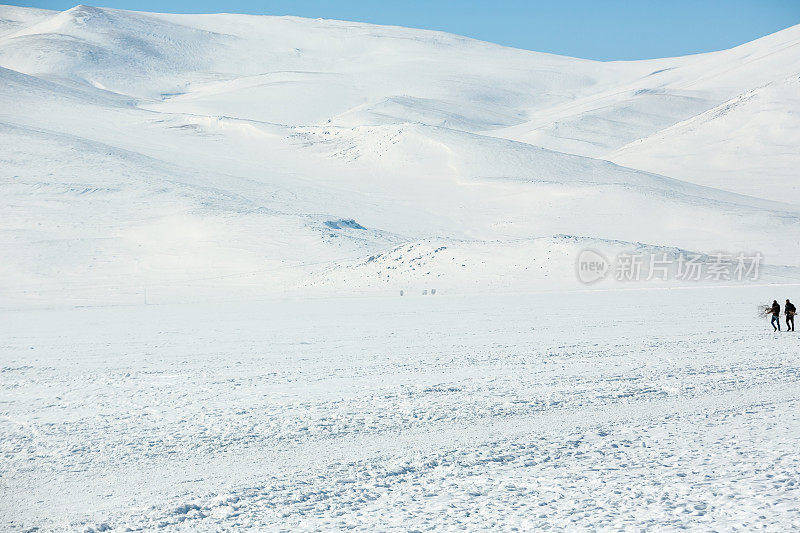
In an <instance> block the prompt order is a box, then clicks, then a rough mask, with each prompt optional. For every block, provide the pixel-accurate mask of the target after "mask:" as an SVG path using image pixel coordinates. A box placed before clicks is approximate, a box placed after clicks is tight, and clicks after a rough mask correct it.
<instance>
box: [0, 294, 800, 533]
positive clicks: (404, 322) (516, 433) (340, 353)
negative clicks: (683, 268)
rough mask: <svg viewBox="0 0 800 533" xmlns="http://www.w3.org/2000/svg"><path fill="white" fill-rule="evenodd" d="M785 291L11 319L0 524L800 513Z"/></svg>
mask: <svg viewBox="0 0 800 533" xmlns="http://www.w3.org/2000/svg"><path fill="white" fill-rule="evenodd" d="M780 290H781V291H783V292H786V290H787V288H781V289H780ZM793 290H795V291H797V290H798V287H794V288H793ZM775 292H776V289H775V288H711V289H701V288H688V289H683V290H658V289H654V290H630V291H607V292H606V291H587V292H571V293H530V294H524V295H523V294H520V295H508V294H493V295H483V296H480V297H478V296H469V297H467V296H458V295H451V294H436V295H434V296H431V295H427V296H422V295H411V296H409V295H406V296H404V297H402V298H401V297H399V296H396V297H391V298H390V297H375V298H366V297H365V298H338V299H331V298H323V299H287V300H272V301H254V302H247V303H227V304H215V305H164V306H161V305H153V306H132V307H98V308H80V309H72V308H68V309H51V310H31V311H15V312H5V313H3V314H2V322H3V325H4V330H5V331H6V332H7V333H6V334H5V335H4V339H3V341H2V349H3V353H4V356H3V366H2V369H1V370H2V374H0V376H2V383H3V393H2V398H1V399H2V404H0V405H2V414H3V417H2V422H0V439H2V440H0V450H2V453H3V462H2V468H1V469H0V474H1V476H0V483H2V491H3V495H4V497H3V499H2V503H1V504H0V516H2V524H0V527H2V528H10V529H23V530H24V529H28V528H33V527H39V528H42V529H45V530H50V529H64V530H80V529H84V528H93V529H94V530H96V531H99V530H102V528H104V527H109V528H115V529H116V528H119V530H121V531H124V530H125V528H131V529H135V530H138V529H140V528H143V529H150V528H157V527H165V528H167V529H170V528H174V529H181V528H184V529H195V528H202V529H207V530H220V529H233V528H238V527H241V526H258V527H259V528H267V529H323V530H325V529H330V528H349V527H359V528H365V529H372V530H387V529H398V530H404V531H413V530H426V529H429V528H436V529H439V530H442V529H454V528H462V527H465V528H470V529H483V528H487V527H495V528H498V529H502V530H506V531H507V530H511V529H512V528H515V527H516V528H520V529H534V528H535V529H546V528H551V529H571V528H592V529H595V528H597V529H603V528H607V529H623V528H626V527H627V528H634V527H635V528H636V529H637V530H638V529H639V528H648V527H650V528H653V529H662V528H665V527H675V528H680V527H691V528H700V529H715V530H728V529H734V528H740V529H749V530H752V529H756V528H762V527H766V528H767V529H768V530H772V531H786V530H788V529H790V528H792V527H794V528H796V527H800V477H798V471H800V454H798V453H797V445H798V435H800V361H799V360H798V358H797V337H795V336H794V335H790V334H786V333H782V334H772V333H770V334H766V333H765V329H764V328H765V324H764V322H763V321H760V320H757V319H755V317H754V314H755V313H754V311H755V310H754V307H753V304H752V302H753V301H762V300H765V299H768V298H771V297H772V296H773V294H775Z"/></svg>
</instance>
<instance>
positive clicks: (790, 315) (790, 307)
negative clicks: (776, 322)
mask: <svg viewBox="0 0 800 533" xmlns="http://www.w3.org/2000/svg"><path fill="white" fill-rule="evenodd" d="M784 310H785V311H786V331H794V315H795V314H796V313H797V308H796V307H795V306H794V304H793V303H792V302H790V301H789V299H788V298H787V299H786V306H785V307H784Z"/></svg>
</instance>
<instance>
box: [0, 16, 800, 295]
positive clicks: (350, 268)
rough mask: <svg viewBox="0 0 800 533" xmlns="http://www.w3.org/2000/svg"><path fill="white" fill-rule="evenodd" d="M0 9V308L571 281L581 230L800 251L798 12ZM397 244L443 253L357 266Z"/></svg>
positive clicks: (643, 242)
mask: <svg viewBox="0 0 800 533" xmlns="http://www.w3.org/2000/svg"><path fill="white" fill-rule="evenodd" d="M0 21H1V22H0V81H1V82H2V83H0V146H2V152H0V158H2V161H3V165H2V167H0V179H2V181H0V187H1V188H0V209H2V212H3V222H2V226H0V249H2V251H3V253H4V257H6V258H8V260H6V261H4V262H3V263H2V265H1V266H0V276H1V279H2V280H3V281H2V282H0V290H2V291H3V293H4V296H5V298H6V300H7V301H11V302H16V303H20V304H21V303H29V302H32V301H45V302H50V301H60V300H64V299H66V300H69V301H72V300H81V301H96V300H102V301H120V302H125V301H129V300H131V299H138V298H140V297H141V295H142V294H143V293H145V292H147V290H148V289H149V290H150V291H151V293H152V292H159V291H160V292H161V293H163V294H166V293H169V294H170V297H173V296H175V297H178V298H180V295H181V294H183V295H184V296H186V295H192V296H193V297H200V298H202V297H203V295H204V294H206V292H207V291H211V292H215V291H216V292H222V293H225V294H231V293H232V292H236V291H239V293H244V294H260V293H272V292H275V291H285V290H288V289H294V290H302V289H305V288H312V287H313V288H315V290H317V289H319V288H320V287H327V288H328V289H331V290H347V291H355V290H365V289H369V290H375V289H381V290H384V289H393V290H394V289H398V288H404V287H411V288H414V287H416V286H417V285H419V286H422V285H423V284H426V283H429V281H431V280H432V279H433V280H436V281H437V282H438V283H440V284H441V285H442V286H448V287H455V288H458V287H461V288H464V287H476V286H478V287H480V286H483V287H484V288H489V287H492V288H495V287H505V288H510V287H513V286H521V285H524V286H535V285H540V284H553V283H556V282H558V283H572V282H574V273H573V271H572V266H571V265H572V263H573V261H574V257H575V256H576V255H577V253H578V252H579V251H580V250H581V249H582V248H584V247H586V246H587V243H588V244H593V245H594V246H595V247H597V248H600V249H605V250H608V251H609V252H611V251H614V250H617V248H618V245H617V244H616V243H619V242H622V243H623V246H624V243H630V246H632V247H637V249H641V248H642V247H644V248H645V249H647V248H648V247H649V248H652V249H659V247H674V248H676V249H681V250H692V251H697V252H701V253H711V252H715V251H729V252H731V253H736V252H755V251H759V252H762V253H763V254H764V256H765V259H766V261H767V262H768V263H771V264H773V265H784V266H790V267H794V266H795V265H797V263H798V261H800V248H798V246H797V244H800V203H799V202H798V200H800V196H798V194H800V193H798V192H797V191H798V190H799V189H797V187H796V185H795V184H794V181H796V180H794V179H793V178H795V177H797V170H796V169H797V154H796V150H794V149H793V147H794V146H796V145H797V141H798V140H799V139H798V138H799V137H800V130H799V129H798V124H797V120H796V117H797V113H798V100H797V98H796V95H797V83H796V81H797V74H798V71H799V70H800V69H798V67H797V66H796V65H798V64H800V46H798V43H800V26H795V27H792V28H789V29H787V30H784V31H782V32H779V33H776V34H774V35H771V36H767V37H764V38H763V39H759V40H757V41H754V42H751V43H748V44H745V45H742V46H740V47H737V48H734V49H731V50H726V51H721V52H715V53H710V54H703V55H698V56H689V57H681V58H669V59H660V60H653V61H636V62H611V63H602V62H595V61H587V60H581V59H574V58H567V57H559V56H554V55H549V54H541V53H535V52H529V51H524V50H516V49H509V48H504V47H501V46H497V45H493V44H489V43H484V42H479V41H475V40H471V39H467V38H463V37H458V36H454V35H448V34H444V33H439V32H431V31H423V30H411V29H405V28H397V27H381V26H373V25H368V24H358V23H349V22H340V21H327V20H306V19H300V18H294V17H256V16H244V15H166V14H152V13H135V12H127V11H119V10H112V9H100V8H94V7H88V6H77V7H75V8H72V9H70V10H67V11H64V12H55V11H45V10H34V9H25V8H17V7H12V6H3V7H0ZM606 159H608V160H606ZM610 161H613V163H612V162H610ZM564 235H568V236H572V237H574V238H569V239H567V240H566V241H565V240H562V239H561V238H560V237H558V238H555V237H557V236H564ZM609 243H615V244H613V245H612V244H609ZM787 243H788V244H789V245H787ZM402 246H409V247H411V249H417V248H419V249H422V250H428V249H429V248H431V249H433V250H435V249H437V248H440V247H441V246H447V249H448V250H449V251H450V252H452V253H451V254H450V257H451V259H450V260H449V262H447V263H446V264H445V263H443V262H441V261H434V262H431V263H430V264H429V269H426V270H425V271H424V272H423V271H422V270H423V269H420V270H419V271H417V270H416V269H415V268H410V267H407V265H406V266H402V265H403V264H404V263H403V261H404V260H403V259H402V257H397V261H398V262H397V263H396V264H395V265H393V266H395V267H398V268H388V266H392V265H387V268H377V269H376V268H375V267H376V265H377V263H376V262H370V261H369V258H371V257H375V256H380V257H382V258H384V260H386V259H385V258H387V257H393V255H392V254H394V253H395V251H396V250H398V249H401V248H400V247H402ZM395 255H396V254H395ZM526 258H527V259H528V260H529V262H530V264H529V265H525V264H524V263H525V261H526ZM555 258H558V259H555ZM406 259H408V258H406ZM468 264H472V265H473V266H475V265H480V267H475V268H470V267H467V266H460V265H468ZM529 267H530V268H529ZM430 269H433V270H430ZM400 271H402V272H403V274H402V275H400V274H399V272H400ZM344 272H346V273H347V274H346V275H341V274H342V273H344ZM509 272H515V273H516V274H515V275H513V276H509V275H507V274H508V273H509ZM785 272H787V274H786V275H788V276H793V275H794V274H793V273H792V272H793V270H791V269H789V270H785ZM167 289H168V290H167Z"/></svg>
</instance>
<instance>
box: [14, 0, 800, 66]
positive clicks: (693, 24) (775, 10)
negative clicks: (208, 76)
mask: <svg viewBox="0 0 800 533" xmlns="http://www.w3.org/2000/svg"><path fill="white" fill-rule="evenodd" d="M6 1H9V2H11V3H16V4H17V5H24V6H31V7H44V8H48V9H59V10H63V9H68V8H70V7H72V6H73V5H74V4H75V3H76V2H77V1H80V0H73V1H72V2H70V1H64V0H23V1H22V2H14V1H13V0H6ZM82 1H83V2H85V3H90V2H87V0H82ZM95 1H96V2H97V3H91V5H98V6H101V7H116V8H120V9H134V10H140V11H162V12H173V13H216V12H220V11H225V12H234V13H251V14H260V15H298V16H302V17H312V18H316V17H323V18H334V19H342V20H355V21H362V22H371V23H375V24H394V25H398V26H409V27H413V28H426V29H434V30H442V31H448V32H451V33H457V34H460V35H467V36H469V37H474V38H477V39H482V40H486V41H492V42H495V43H500V44H504V45H507V46H515V47H518V48H527V49H529V50H537V51H540V52H551V53H556V54H563V55H570V56H576V57H585V58H590V59H601V60H610V59H646V58H655V57H666V56H675V55H684V54H692V53H698V52H707V51H711V50H721V49H723V48H730V47H732V46H735V45H738V44H742V43H744V42H747V41H751V40H753V39H755V38H758V37H761V36H763V35H767V34H769V33H773V32H775V31H778V30H781V29H783V28H786V27H789V26H792V25H794V24H800V0H639V1H635V0H629V1H624V0H550V1H539V0H530V1H527V2H526V1H521V0H494V1H475V0H464V1H460V2H456V1H437V0H429V1H427V2H426V1H422V0H392V1H382V0H294V1H291V0H263V1H258V0H226V1H225V2H222V1H219V0H95Z"/></svg>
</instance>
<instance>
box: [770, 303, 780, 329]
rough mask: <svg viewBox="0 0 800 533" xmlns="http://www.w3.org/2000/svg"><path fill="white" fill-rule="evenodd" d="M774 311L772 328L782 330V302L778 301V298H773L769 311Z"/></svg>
mask: <svg viewBox="0 0 800 533" xmlns="http://www.w3.org/2000/svg"><path fill="white" fill-rule="evenodd" d="M768 312H771V313H772V320H771V321H770V323H771V324H772V329H773V330H775V331H780V330H781V304H779V303H778V300H772V308H771V309H770V310H769V311H768Z"/></svg>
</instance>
